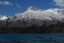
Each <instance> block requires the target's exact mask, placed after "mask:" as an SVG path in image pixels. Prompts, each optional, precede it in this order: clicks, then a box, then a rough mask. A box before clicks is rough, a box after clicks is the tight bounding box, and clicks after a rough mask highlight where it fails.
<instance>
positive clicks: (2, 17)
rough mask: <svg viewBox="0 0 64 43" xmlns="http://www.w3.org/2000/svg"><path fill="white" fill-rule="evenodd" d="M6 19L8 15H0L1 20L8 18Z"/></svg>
mask: <svg viewBox="0 0 64 43" xmlns="http://www.w3.org/2000/svg"><path fill="white" fill-rule="evenodd" d="M6 19H8V17H7V16H2V15H0V20H6Z"/></svg>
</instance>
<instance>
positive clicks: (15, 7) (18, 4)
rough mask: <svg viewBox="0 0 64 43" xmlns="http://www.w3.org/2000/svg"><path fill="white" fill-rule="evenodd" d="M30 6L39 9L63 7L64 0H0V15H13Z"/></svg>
mask: <svg viewBox="0 0 64 43" xmlns="http://www.w3.org/2000/svg"><path fill="white" fill-rule="evenodd" d="M30 6H34V7H36V8H40V9H50V8H64V0H0V15H6V16H14V15H15V14H17V13H22V12H24V11H26V10H27V9H28V7H30Z"/></svg>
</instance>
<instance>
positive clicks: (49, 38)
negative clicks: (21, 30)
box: [0, 34, 64, 43]
mask: <svg viewBox="0 0 64 43" xmlns="http://www.w3.org/2000/svg"><path fill="white" fill-rule="evenodd" d="M0 43H64V34H0Z"/></svg>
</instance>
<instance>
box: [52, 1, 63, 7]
mask: <svg viewBox="0 0 64 43" xmlns="http://www.w3.org/2000/svg"><path fill="white" fill-rule="evenodd" d="M53 1H54V3H55V5H56V6H59V7H64V0H53Z"/></svg>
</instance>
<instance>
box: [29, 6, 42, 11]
mask: <svg viewBox="0 0 64 43" xmlns="http://www.w3.org/2000/svg"><path fill="white" fill-rule="evenodd" d="M28 10H32V11H37V10H42V9H38V8H35V7H34V6H30V7H28Z"/></svg>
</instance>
